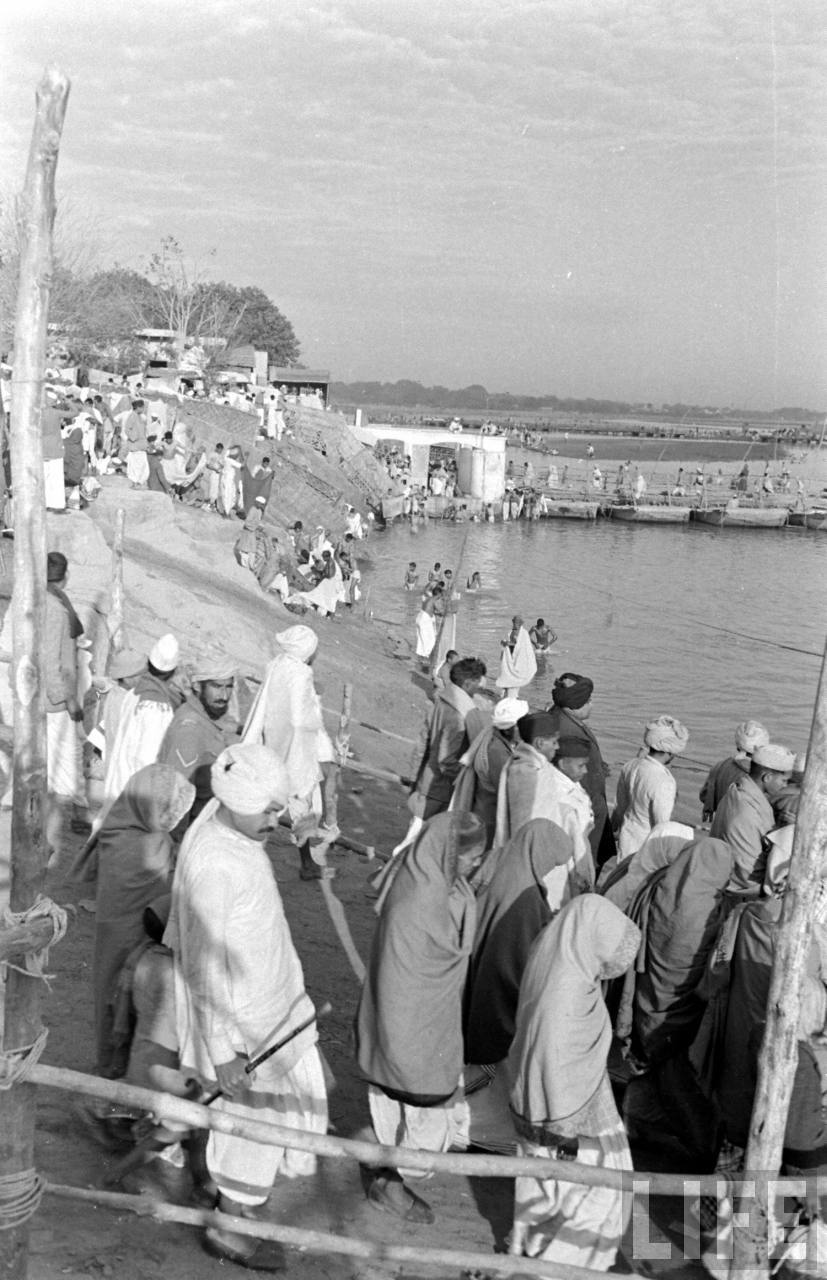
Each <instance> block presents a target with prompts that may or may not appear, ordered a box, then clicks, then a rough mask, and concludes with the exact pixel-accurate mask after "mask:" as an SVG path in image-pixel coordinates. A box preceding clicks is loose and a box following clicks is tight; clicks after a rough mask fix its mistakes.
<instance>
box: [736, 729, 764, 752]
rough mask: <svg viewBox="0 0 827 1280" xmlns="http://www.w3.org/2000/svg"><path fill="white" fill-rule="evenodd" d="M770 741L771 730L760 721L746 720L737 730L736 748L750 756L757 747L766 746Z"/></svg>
mask: <svg viewBox="0 0 827 1280" xmlns="http://www.w3.org/2000/svg"><path fill="white" fill-rule="evenodd" d="M769 740H770V735H769V730H767V729H765V728H764V726H763V725H762V724H760V723H759V721H758V720H744V721H743V722H742V723H741V724H739V725H738V726H737V727H736V729H735V746H736V748H737V749H738V750H739V751H743V752H745V753H746V754H747V755H750V756H751V755H752V753H753V751H754V750H755V748H756V747H764V746H766V744H767V743H768V742H769Z"/></svg>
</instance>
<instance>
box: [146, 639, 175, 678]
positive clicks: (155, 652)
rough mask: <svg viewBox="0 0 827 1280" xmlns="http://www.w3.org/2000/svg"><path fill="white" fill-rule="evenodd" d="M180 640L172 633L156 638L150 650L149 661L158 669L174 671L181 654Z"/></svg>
mask: <svg viewBox="0 0 827 1280" xmlns="http://www.w3.org/2000/svg"><path fill="white" fill-rule="evenodd" d="M180 652H181V651H180V649H179V647H178V641H177V640H176V639H175V636H174V635H172V634H171V633H167V635H165V636H161V639H160V640H156V641H155V644H154V645H153V646H152V648H151V650H150V652H149V661H150V663H151V664H152V666H153V667H154V668H155V670H156V671H174V670H175V668H176V667H177V666H178V658H179V655H180Z"/></svg>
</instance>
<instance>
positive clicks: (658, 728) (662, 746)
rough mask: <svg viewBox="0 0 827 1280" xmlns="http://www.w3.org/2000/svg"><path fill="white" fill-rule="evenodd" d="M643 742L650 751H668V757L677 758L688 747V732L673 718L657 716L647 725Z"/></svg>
mask: <svg viewBox="0 0 827 1280" xmlns="http://www.w3.org/2000/svg"><path fill="white" fill-rule="evenodd" d="M643 742H644V745H645V746H647V747H650V748H651V750H652V751H668V752H669V754H670V755H673V756H679V755H680V754H681V752H682V751H685V750H686V748H687V746H688V745H689V730H688V729H687V728H686V726H685V725H682V724H681V722H680V720H676V719H675V717H674V716H658V718H657V720H650V721H649V723H648V724H647V726H646V731H645V732H644V734H643Z"/></svg>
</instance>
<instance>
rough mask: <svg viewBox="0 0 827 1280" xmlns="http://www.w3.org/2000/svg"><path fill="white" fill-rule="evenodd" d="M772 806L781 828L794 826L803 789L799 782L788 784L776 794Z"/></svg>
mask: <svg viewBox="0 0 827 1280" xmlns="http://www.w3.org/2000/svg"><path fill="white" fill-rule="evenodd" d="M771 804H772V811H773V813H774V814H775V820H776V822H777V823H778V825H779V827H786V826H789V825H794V824H795V821H796V819H797V817H798V809H799V806H800V804H801V787H800V786H799V784H798V783H797V782H788V783H787V784H786V786H784V787H782V788H781V790H780V791H777V792H776V793H775V795H774V796H773V797H772V800H771Z"/></svg>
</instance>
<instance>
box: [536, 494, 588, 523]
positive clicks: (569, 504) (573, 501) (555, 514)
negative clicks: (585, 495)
mask: <svg viewBox="0 0 827 1280" xmlns="http://www.w3.org/2000/svg"><path fill="white" fill-rule="evenodd" d="M599 510H600V503H599V502H586V501H584V500H581V499H579V498H566V499H557V498H546V501H545V511H544V513H543V514H544V515H546V516H548V517H549V518H550V519H555V520H556V519H560V520H596V519H597V513H598V511H599Z"/></svg>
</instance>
